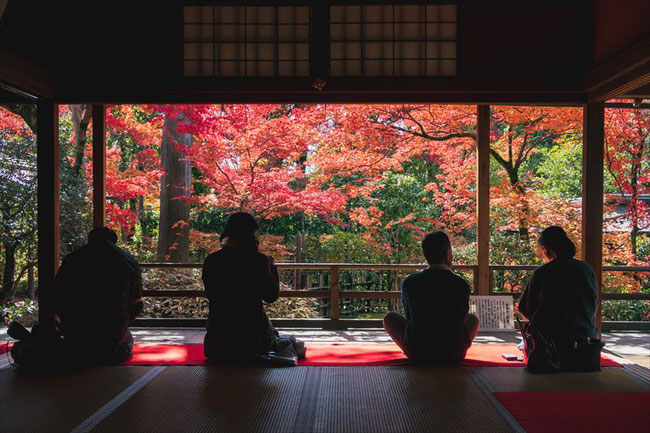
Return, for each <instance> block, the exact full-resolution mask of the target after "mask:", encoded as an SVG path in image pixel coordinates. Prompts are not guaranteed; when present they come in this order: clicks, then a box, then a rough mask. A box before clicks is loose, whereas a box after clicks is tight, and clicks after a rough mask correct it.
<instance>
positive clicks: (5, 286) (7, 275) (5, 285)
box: [0, 241, 18, 303]
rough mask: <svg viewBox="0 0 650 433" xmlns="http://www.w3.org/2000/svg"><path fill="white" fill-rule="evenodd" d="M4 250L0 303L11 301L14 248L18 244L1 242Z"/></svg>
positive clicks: (14, 263)
mask: <svg viewBox="0 0 650 433" xmlns="http://www.w3.org/2000/svg"><path fill="white" fill-rule="evenodd" d="M3 246H4V250H5V266H4V274H3V276H2V291H1V292H0V303H4V302H6V301H9V300H11V298H12V297H13V291H14V276H15V274H16V248H17V247H18V242H15V241H9V242H3Z"/></svg>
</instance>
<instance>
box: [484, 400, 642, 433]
mask: <svg viewBox="0 0 650 433" xmlns="http://www.w3.org/2000/svg"><path fill="white" fill-rule="evenodd" d="M495 395H496V396H497V398H498V399H499V400H501V403H503V405H504V406H505V407H506V408H508V410H509V411H510V413H512V415H513V416H514V417H515V418H516V419H517V421H519V424H521V426H522V427H523V428H524V429H526V431H528V433H546V432H557V433H580V432H590V433H599V432H602V433H611V432H626V433H636V432H638V433H648V432H650V416H648V409H649V408H650V393H628V392H620V393H619V392H617V393H610V392H607V393H586V392H585V393H575V392H497V393H495Z"/></svg>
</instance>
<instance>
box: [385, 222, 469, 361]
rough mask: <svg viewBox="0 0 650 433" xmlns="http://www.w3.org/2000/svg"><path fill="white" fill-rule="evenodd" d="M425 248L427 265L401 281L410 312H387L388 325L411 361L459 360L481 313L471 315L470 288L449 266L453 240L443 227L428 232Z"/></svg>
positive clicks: (386, 324) (390, 331) (403, 300)
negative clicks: (469, 312)
mask: <svg viewBox="0 0 650 433" xmlns="http://www.w3.org/2000/svg"><path fill="white" fill-rule="evenodd" d="M422 252H423V253H424V257H425V259H426V261H427V263H428V264H429V266H428V268H427V269H426V270H424V271H422V272H418V273H415V274H412V275H409V276H408V277H407V278H406V279H405V280H404V281H403V282H402V304H403V306H404V312H405V313H406V317H404V316H402V315H401V314H398V313H395V312H391V313H388V314H386V316H385V317H384V329H385V330H386V332H387V333H388V335H390V337H391V338H392V339H393V341H395V343H396V344H397V345H398V346H399V347H400V348H401V349H402V350H403V351H404V353H405V354H406V356H407V357H408V358H409V361H411V362H412V363H416V364H429V365H457V364H460V363H461V362H462V361H463V359H465V354H466V353H467V349H469V347H470V346H471V344H472V341H473V340H474V337H475V336H476V334H477V332H478V328H479V320H478V318H477V317H476V316H475V315H473V314H468V311H469V294H470V292H471V289H470V286H469V284H468V283H467V281H465V279H463V278H462V277H460V276H458V275H456V274H455V273H453V272H452V270H451V264H452V261H453V254H452V248H451V242H450V241H449V237H447V235H446V234H445V233H444V232H441V231H438V232H434V233H429V234H428V235H426V236H425V237H424V239H423V240H422Z"/></svg>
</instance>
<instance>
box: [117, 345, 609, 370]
mask: <svg viewBox="0 0 650 433" xmlns="http://www.w3.org/2000/svg"><path fill="white" fill-rule="evenodd" d="M504 353H512V354H517V353H519V351H518V349H517V347H516V346H515V345H513V344H481V345H475V346H472V347H471V348H470V349H469V351H468V353H467V358H466V360H465V365H469V366H492V367H503V366H507V367H523V366H524V363H523V362H517V361H506V360H504V359H503V358H502V357H501V355H502V354H504ZM205 363H206V359H205V357H204V355H203V345H202V344H151V345H143V344H136V345H135V347H134V348H133V357H132V358H131V360H130V361H127V362H126V363H125V365H204V364H205ZM405 363H406V357H405V356H404V354H403V353H402V351H401V350H400V349H399V348H398V347H397V346H396V345H394V344H342V343H333V344H332V343H328V344H307V358H306V359H304V360H302V361H300V365H303V366H364V365H368V366H370V365H402V364H405ZM602 365H603V366H604V367H620V364H618V363H617V362H615V361H613V360H611V359H608V358H606V357H603V359H602Z"/></svg>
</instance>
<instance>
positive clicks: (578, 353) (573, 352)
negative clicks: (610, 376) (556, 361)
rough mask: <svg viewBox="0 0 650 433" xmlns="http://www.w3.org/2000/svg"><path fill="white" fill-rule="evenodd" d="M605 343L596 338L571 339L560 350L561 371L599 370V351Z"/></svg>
mask: <svg viewBox="0 0 650 433" xmlns="http://www.w3.org/2000/svg"><path fill="white" fill-rule="evenodd" d="M603 347H605V343H603V342H602V341H600V340H598V339H596V338H584V339H581V340H577V341H573V342H572V344H571V345H570V346H569V347H567V348H566V349H564V350H561V351H560V353H561V357H560V359H561V362H562V370H563V371H581V372H588V371H600V352H601V351H602V349H603Z"/></svg>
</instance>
